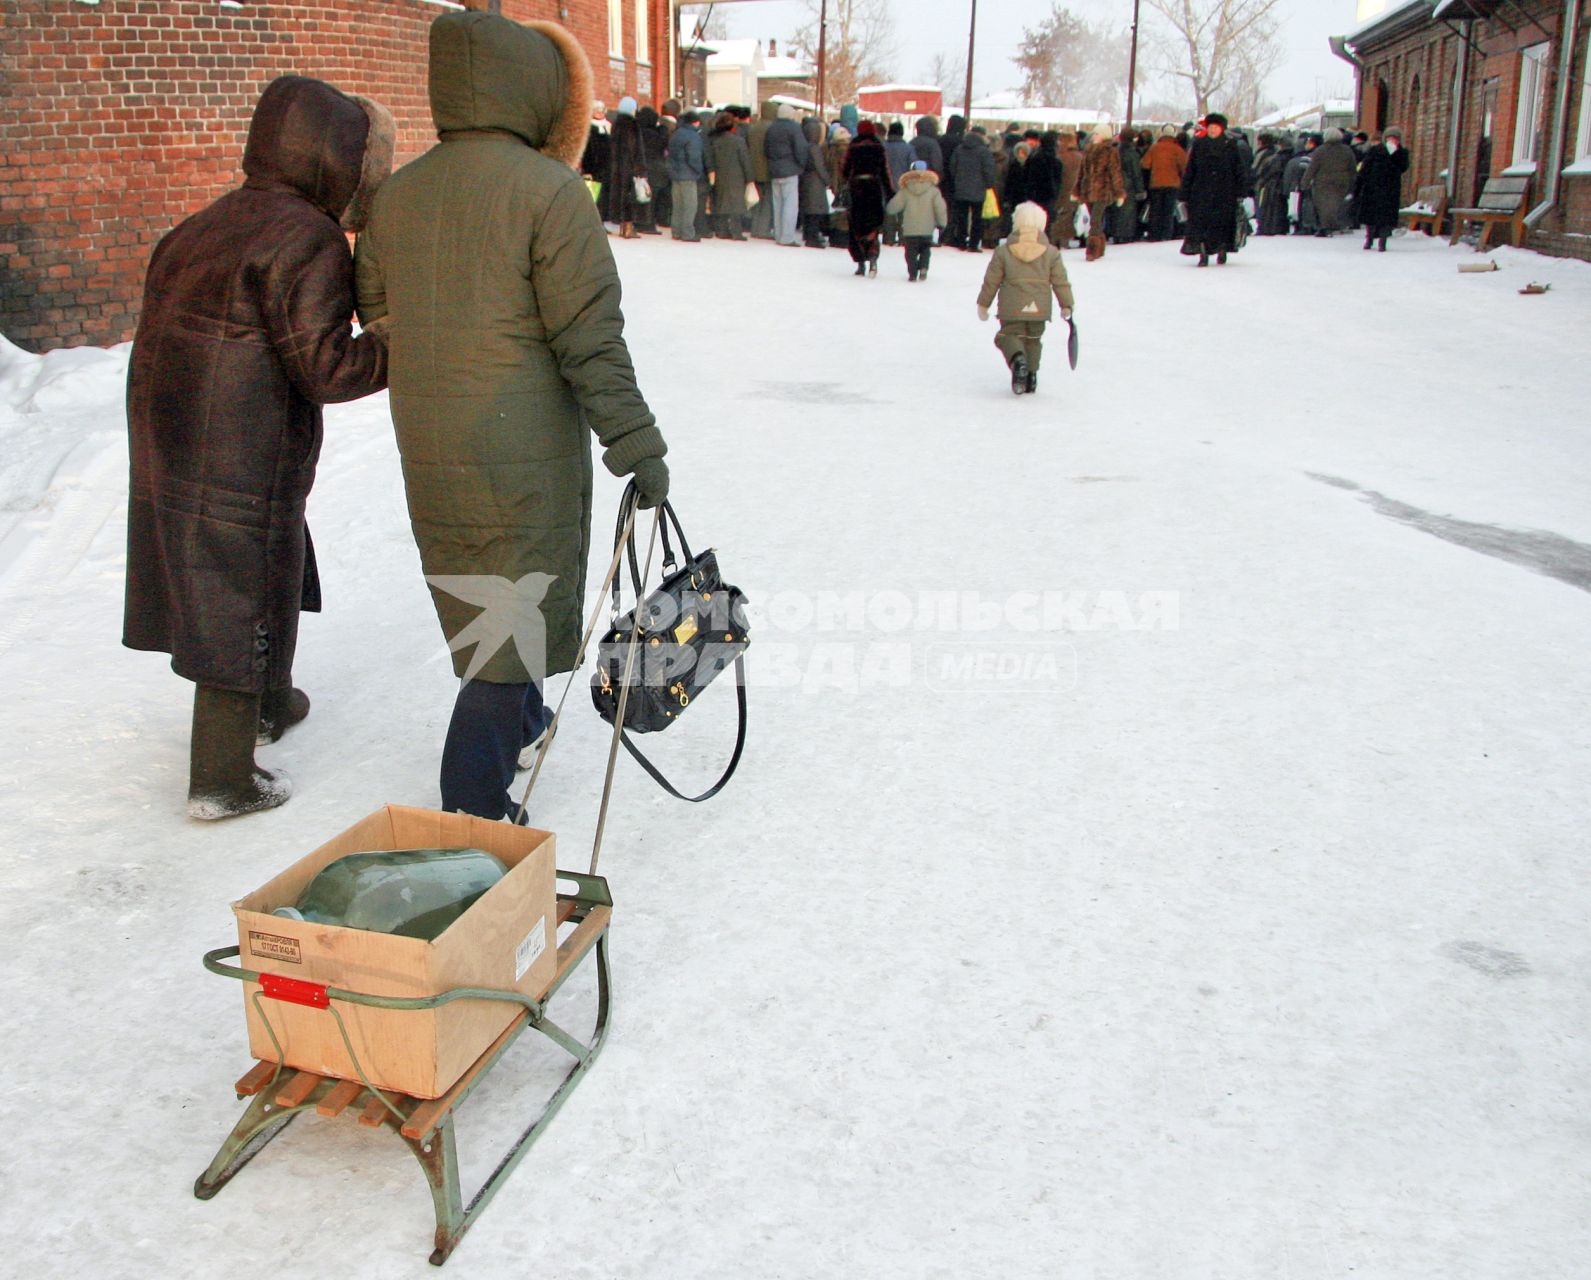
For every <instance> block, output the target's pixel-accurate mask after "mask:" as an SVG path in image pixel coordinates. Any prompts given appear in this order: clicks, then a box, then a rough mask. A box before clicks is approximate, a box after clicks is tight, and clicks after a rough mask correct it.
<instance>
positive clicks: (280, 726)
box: [254, 689, 309, 747]
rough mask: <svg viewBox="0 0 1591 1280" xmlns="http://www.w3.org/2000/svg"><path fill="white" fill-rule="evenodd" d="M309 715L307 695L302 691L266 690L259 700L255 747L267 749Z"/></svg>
mask: <svg viewBox="0 0 1591 1280" xmlns="http://www.w3.org/2000/svg"><path fill="white" fill-rule="evenodd" d="M308 714H309V695H308V694H307V693H305V692H304V691H303V690H302V689H267V690H266V691H265V693H264V694H263V695H262V696H261V698H260V727H259V731H258V732H257V733H256V734H255V736H254V745H255V746H256V747H268V746H270V745H271V743H273V742H276V741H278V740H279V739H280V738H281V736H282V735H283V734H284V733H286V732H287V731H288V730H289V729H291V728H292V727H293V726H294V725H295V724H297V723H298V722H299V721H300V720H302V719H303V718H304V717H305V716H307V715H308Z"/></svg>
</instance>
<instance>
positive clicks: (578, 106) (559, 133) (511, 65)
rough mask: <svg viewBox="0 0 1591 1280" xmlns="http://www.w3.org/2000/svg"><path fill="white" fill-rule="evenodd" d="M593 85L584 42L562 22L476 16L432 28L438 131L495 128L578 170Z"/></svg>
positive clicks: (449, 17)
mask: <svg viewBox="0 0 1591 1280" xmlns="http://www.w3.org/2000/svg"><path fill="white" fill-rule="evenodd" d="M592 86H593V80H592V75H591V65H590V63H588V62H587V61H586V55H585V52H584V51H583V50H582V49H581V47H580V42H579V41H578V40H576V39H575V38H574V36H573V35H572V34H571V33H570V32H569V31H568V30H567V29H566V28H564V27H561V26H559V25H558V24H557V23H556V22H527V23H518V22H513V21H510V20H509V19H508V18H504V17H501V16H500V15H498V14H493V13H481V12H479V11H474V10H469V11H463V12H457V13H445V14H443V15H442V16H441V17H440V18H438V19H437V20H436V21H435V22H433V23H432V24H431V68H430V88H431V117H432V119H433V120H434V121H435V122H436V130H437V133H438V134H440V135H442V136H443V137H445V136H446V135H447V134H449V133H456V132H463V131H469V130H479V129H492V130H499V131H502V132H507V133H512V134H515V135H516V136H518V137H520V138H523V139H524V140H525V141H526V142H527V143H529V144H530V145H531V146H532V147H535V148H536V150H538V151H540V152H542V153H543V154H544V155H547V156H550V157H551V158H552V159H554V160H558V161H561V162H562V163H563V164H566V165H568V166H569V167H570V168H571V169H575V170H578V169H579V167H580V158H581V156H582V155H583V154H584V153H585V148H586V142H587V138H588V135H589V120H590V117H591V102H592Z"/></svg>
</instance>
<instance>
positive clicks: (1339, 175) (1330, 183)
mask: <svg viewBox="0 0 1591 1280" xmlns="http://www.w3.org/2000/svg"><path fill="white" fill-rule="evenodd" d="M1358 169H1359V157H1358V156H1356V155H1354V153H1353V148H1352V147H1350V146H1349V145H1348V144H1347V143H1346V142H1344V141H1343V140H1342V130H1340V129H1328V130H1326V140H1325V141H1324V142H1323V143H1322V144H1321V145H1320V146H1319V147H1317V148H1316V149H1315V153H1314V155H1312V156H1311V157H1310V159H1309V168H1308V169H1307V170H1306V171H1305V173H1304V182H1303V189H1304V191H1305V193H1306V194H1307V195H1308V196H1309V197H1310V199H1312V200H1313V201H1314V203H1315V234H1316V235H1317V236H1322V237H1324V236H1329V235H1332V234H1334V233H1335V232H1338V231H1343V230H1345V229H1346V228H1347V224H1348V193H1349V192H1350V191H1352V190H1353V180H1354V176H1355V174H1356V173H1357V172H1358Z"/></svg>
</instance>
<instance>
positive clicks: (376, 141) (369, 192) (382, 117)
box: [342, 93, 398, 231]
mask: <svg viewBox="0 0 1591 1280" xmlns="http://www.w3.org/2000/svg"><path fill="white" fill-rule="evenodd" d="M349 96H350V97H351V98H353V100H354V101H355V102H357V103H358V104H359V106H360V107H361V109H362V110H363V111H364V113H365V118H366V119H368V120H369V121H370V133H369V135H368V136H367V137H366V138H365V159H364V163H363V164H362V165H361V166H360V168H359V186H358V187H357V188H355V190H354V198H353V199H352V200H350V201H349V202H348V207H347V208H346V209H344V210H343V216H342V227H343V230H344V231H363V230H364V229H365V223H367V222H369V221H370V207H371V206H372V205H373V204H374V203H375V200H376V192H377V191H379V190H380V189H381V184H382V183H383V182H385V181H386V180H387V179H388V178H390V177H391V176H392V153H393V151H394V150H395V149H396V147H397V145H398V126H397V123H396V122H395V121H394V120H393V118H392V112H390V111H388V110H387V109H386V108H385V107H384V106H382V105H381V104H380V103H379V102H377V101H376V100H375V99H374V98H366V97H364V96H362V95H360V94H357V93H355V94H350V95H349Z"/></svg>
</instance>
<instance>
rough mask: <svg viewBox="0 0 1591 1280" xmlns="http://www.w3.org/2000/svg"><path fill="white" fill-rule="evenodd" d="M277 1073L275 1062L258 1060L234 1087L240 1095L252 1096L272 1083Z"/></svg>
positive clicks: (244, 1096)
mask: <svg viewBox="0 0 1591 1280" xmlns="http://www.w3.org/2000/svg"><path fill="white" fill-rule="evenodd" d="M275 1075H276V1064H275V1063H274V1062H256V1063H255V1064H254V1065H253V1066H252V1067H250V1068H249V1069H248V1070H247V1071H246V1072H244V1073H243V1077H242V1078H241V1079H240V1080H239V1081H238V1082H237V1083H236V1084H235V1085H233V1086H232V1088H233V1089H234V1090H236V1092H237V1095H238V1097H240V1098H252V1097H253V1096H254V1095H255V1094H256V1093H258V1092H259V1091H260V1090H261V1089H263V1088H265V1087H266V1086H267V1085H268V1084H270V1083H271V1080H272V1078H273V1077H274V1076H275Z"/></svg>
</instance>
